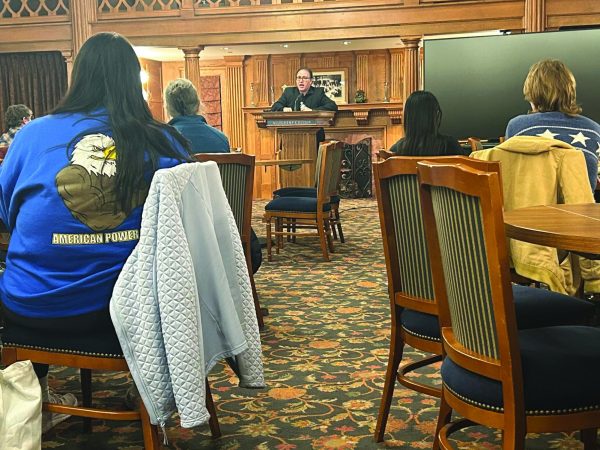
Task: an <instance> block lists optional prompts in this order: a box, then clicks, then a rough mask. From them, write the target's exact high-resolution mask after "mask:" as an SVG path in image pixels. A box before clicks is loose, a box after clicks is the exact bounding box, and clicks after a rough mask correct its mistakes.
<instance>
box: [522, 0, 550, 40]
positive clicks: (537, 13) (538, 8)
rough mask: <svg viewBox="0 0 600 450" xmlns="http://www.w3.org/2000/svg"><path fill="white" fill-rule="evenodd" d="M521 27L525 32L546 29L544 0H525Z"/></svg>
mask: <svg viewBox="0 0 600 450" xmlns="http://www.w3.org/2000/svg"><path fill="white" fill-rule="evenodd" d="M523 28H524V29H525V32H526V33H535V32H539V31H544V30H545V29H546V0H525V16H524V17H523Z"/></svg>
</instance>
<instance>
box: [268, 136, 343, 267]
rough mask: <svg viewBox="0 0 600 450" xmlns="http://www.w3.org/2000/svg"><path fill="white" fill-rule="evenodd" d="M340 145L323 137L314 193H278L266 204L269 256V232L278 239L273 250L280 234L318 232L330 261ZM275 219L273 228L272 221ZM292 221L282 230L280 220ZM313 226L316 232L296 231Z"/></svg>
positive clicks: (279, 239) (303, 234) (325, 254)
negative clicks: (333, 204) (289, 194)
mask: <svg viewBox="0 0 600 450" xmlns="http://www.w3.org/2000/svg"><path fill="white" fill-rule="evenodd" d="M342 149H343V145H342V143H341V142H338V141H326V142H322V143H321V145H320V151H321V152H322V156H321V157H322V160H323V163H322V164H321V171H320V173H319V182H318V186H317V196H316V197H278V198H275V199H273V200H271V201H270V202H269V203H268V204H267V205H266V206H265V215H264V221H265V223H266V228H267V254H268V259H269V261H271V260H272V254H271V247H272V244H271V236H272V235H274V236H275V238H276V239H277V246H276V252H277V253H279V248H280V246H281V244H282V242H283V239H282V238H283V236H293V237H295V236H318V237H319V240H320V243H321V250H322V252H323V257H324V258H325V260H326V261H329V251H331V252H333V251H334V248H333V242H332V237H331V221H330V211H331V203H330V200H331V197H332V196H334V195H336V193H337V186H338V181H339V173H340V166H341V161H342V157H341V153H342ZM272 222H275V231H272V229H271V223H272ZM284 222H286V223H288V222H289V223H294V222H295V224H294V226H293V227H291V228H290V229H287V230H284V227H283V223H284ZM306 228H311V229H315V228H316V230H317V231H316V233H299V232H298V230H301V229H306Z"/></svg>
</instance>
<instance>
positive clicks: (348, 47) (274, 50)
mask: <svg viewBox="0 0 600 450" xmlns="http://www.w3.org/2000/svg"><path fill="white" fill-rule="evenodd" d="M499 33H500V32H499V31H497V30H493V31H486V32H478V33H468V34H454V35H440V36H431V37H429V36H428V37H426V38H425V39H426V40H427V39H443V38H449V37H453V38H454V37H468V36H484V35H493V34H499ZM400 47H402V42H401V41H400V38H399V37H394V38H379V39H354V40H335V41H316V42H302V43H294V42H287V43H273V44H261V45H232V46H228V47H218V46H210V47H205V48H204V50H202V52H201V53H200V59H221V58H222V57H223V56H238V55H275V54H285V53H331V52H341V51H354V50H376V49H383V48H400ZM134 48H135V52H136V53H137V55H138V56H139V57H140V58H147V59H154V60H156V61H182V60H183V52H182V51H181V50H180V49H178V48H167V47H144V46H136V47H134Z"/></svg>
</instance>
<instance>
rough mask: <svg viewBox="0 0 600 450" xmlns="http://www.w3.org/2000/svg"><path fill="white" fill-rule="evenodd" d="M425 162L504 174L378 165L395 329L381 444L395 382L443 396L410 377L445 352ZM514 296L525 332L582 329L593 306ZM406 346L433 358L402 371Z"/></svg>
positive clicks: (561, 298) (524, 292) (533, 292)
mask: <svg viewBox="0 0 600 450" xmlns="http://www.w3.org/2000/svg"><path fill="white" fill-rule="evenodd" d="M420 161H435V162H436V163H448V164H450V163H454V164H458V163H460V164H463V165H466V166H469V167H473V168H477V169H480V170H486V171H489V172H492V173H496V174H498V173H499V170H500V168H499V163H497V162H484V161H480V160H475V159H471V158H466V157H464V156H451V157H447V156H445V157H426V158H425V157H405V156H394V157H390V158H388V159H387V160H385V161H383V162H380V163H376V164H374V165H373V167H374V174H375V185H376V189H375V190H376V192H377V202H378V207H379V219H380V222H381V233H382V237H383V248H384V253H385V261H386V267H387V276H388V290H389V296H390V307H391V325H392V329H391V339H390V350H389V359H388V366H387V372H386V377H385V381H384V386H383V394H382V399H381V404H380V408H379V415H378V418H377V425H376V427H375V440H376V441H377V442H380V441H382V440H383V437H384V434H385V427H386V423H387V418H388V415H389V410H390V405H391V402H392V397H393V393H394V387H395V381H396V380H397V381H398V382H399V383H400V384H402V385H404V386H405V387H408V388H410V389H413V390H415V391H417V392H421V393H424V394H428V395H432V396H435V397H440V396H441V389H440V388H439V387H437V386H433V385H429V384H422V383H418V382H416V381H415V380H414V378H413V377H411V376H410V372H412V371H414V370H416V369H418V368H421V367H423V366H427V365H429V364H432V363H435V362H438V361H440V359H441V358H440V356H439V355H441V350H442V348H441V341H440V332H439V324H438V318H437V315H438V307H437V303H436V296H435V291H434V289H433V286H434V284H433V283H434V282H435V280H434V279H432V276H431V270H432V264H433V262H430V258H429V257H428V255H429V253H428V247H427V240H426V237H425V231H424V225H423V216H422V211H421V204H420V201H419V185H418V180H417V168H418V166H417V164H418V163H419V162H420ZM482 163H483V164H482ZM500 208H501V206H500ZM432 280H433V281H432ZM513 291H514V296H515V302H516V307H517V310H518V315H519V328H522V329H525V328H531V327H539V326H545V325H561V324H573V323H583V322H584V321H585V320H586V319H587V317H589V316H590V314H591V310H592V307H591V305H589V304H588V303H586V302H585V301H582V300H578V299H574V298H571V297H568V296H565V295H561V294H556V293H552V292H548V291H544V290H540V289H533V288H528V287H524V286H514V287H513ZM405 344H408V345H410V346H411V347H413V348H416V349H419V350H422V351H426V352H429V353H433V354H434V356H430V357H427V358H424V359H422V360H418V361H415V362H413V363H409V364H405V365H403V366H400V363H401V360H402V354H403V349H404V345H405ZM436 355H437V356H436Z"/></svg>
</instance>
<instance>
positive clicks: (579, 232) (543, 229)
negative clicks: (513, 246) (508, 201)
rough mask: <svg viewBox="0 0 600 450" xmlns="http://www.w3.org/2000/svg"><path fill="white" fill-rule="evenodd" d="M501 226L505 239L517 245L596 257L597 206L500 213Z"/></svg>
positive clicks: (599, 235)
mask: <svg viewBox="0 0 600 450" xmlns="http://www.w3.org/2000/svg"><path fill="white" fill-rule="evenodd" d="M504 225H505V230H506V235H507V236H508V237H510V238H514V239H518V240H519V241H525V242H531V243H533V244H540V245H546V246H548V247H556V248H560V249H562V250H569V251H573V252H577V253H583V254H587V255H588V256H591V255H600V204H598V203H586V204H581V205H547V206H531V207H529V208H519V209H515V210H512V211H509V212H505V213H504ZM596 257H598V256H596Z"/></svg>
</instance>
